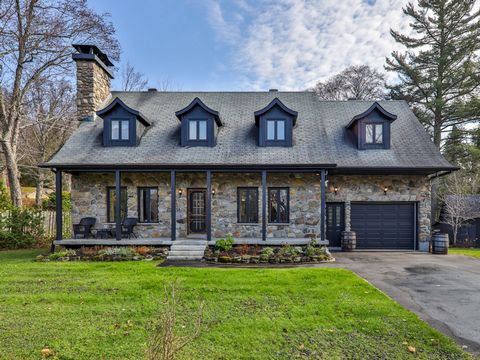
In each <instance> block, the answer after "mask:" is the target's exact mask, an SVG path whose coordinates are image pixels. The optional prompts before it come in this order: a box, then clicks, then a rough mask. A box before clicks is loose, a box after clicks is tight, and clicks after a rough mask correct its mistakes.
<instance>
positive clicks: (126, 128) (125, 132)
mask: <svg viewBox="0 0 480 360" xmlns="http://www.w3.org/2000/svg"><path fill="white" fill-rule="evenodd" d="M121 124H122V140H128V138H129V137H130V136H129V135H130V134H129V133H128V131H129V126H128V125H129V121H122V122H121Z"/></svg>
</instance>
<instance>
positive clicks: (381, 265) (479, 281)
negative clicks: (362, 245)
mask: <svg viewBox="0 0 480 360" xmlns="http://www.w3.org/2000/svg"><path fill="white" fill-rule="evenodd" d="M334 256H335V258H336V259H337V261H336V262H335V263H333V264H331V265H327V266H333V267H344V268H347V269H350V270H352V271H354V272H356V273H357V274H358V275H360V276H361V277H363V278H365V279H366V280H367V281H369V282H370V283H372V284H373V285H375V286H376V287H377V288H379V289H380V290H382V291H384V292H385V293H387V294H388V295H389V296H390V297H392V298H393V299H394V300H396V301H397V302H398V303H400V304H401V305H403V306H404V307H406V308H408V309H410V310H411V311H413V312H415V313H417V314H418V316H419V317H420V318H421V319H423V320H425V321H427V322H428V323H429V324H431V325H432V326H433V327H435V328H436V329H438V330H440V331H441V332H443V333H444V334H446V335H448V336H451V337H452V338H454V339H455V340H456V341H457V342H458V343H459V344H460V345H462V346H464V347H465V346H466V350H468V351H470V352H473V353H476V354H480V259H474V258H470V257H466V256H463V255H447V256H445V255H430V254H424V253H414V252H410V253H407V252H357V253H334Z"/></svg>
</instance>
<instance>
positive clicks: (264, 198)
mask: <svg viewBox="0 0 480 360" xmlns="http://www.w3.org/2000/svg"><path fill="white" fill-rule="evenodd" d="M262 240H263V241H267V171H265V170H263V171H262Z"/></svg>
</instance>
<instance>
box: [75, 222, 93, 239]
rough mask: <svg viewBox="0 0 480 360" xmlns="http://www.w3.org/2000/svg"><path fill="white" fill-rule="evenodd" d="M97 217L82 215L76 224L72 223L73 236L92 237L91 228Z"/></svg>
mask: <svg viewBox="0 0 480 360" xmlns="http://www.w3.org/2000/svg"><path fill="white" fill-rule="evenodd" d="M96 222H97V219H96V218H94V217H84V218H81V219H80V222H79V223H78V224H73V237H74V238H75V239H76V238H77V235H83V238H84V239H86V238H88V237H93V234H92V228H93V227H94V226H95V223H96Z"/></svg>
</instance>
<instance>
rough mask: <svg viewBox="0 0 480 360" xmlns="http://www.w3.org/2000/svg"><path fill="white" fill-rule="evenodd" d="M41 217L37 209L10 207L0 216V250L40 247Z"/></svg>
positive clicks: (42, 232)
mask: <svg viewBox="0 0 480 360" xmlns="http://www.w3.org/2000/svg"><path fill="white" fill-rule="evenodd" d="M43 221H44V220H43V216H42V213H41V212H40V211H39V210H37V209H27V208H25V209H20V208H15V207H12V208H10V209H8V210H4V211H2V213H1V214H0V248H8V249H18V248H25V247H30V246H32V245H42V244H43V241H44V228H43Z"/></svg>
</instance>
